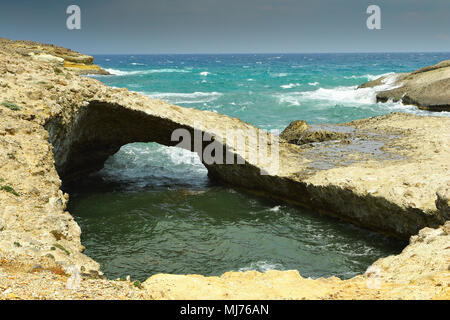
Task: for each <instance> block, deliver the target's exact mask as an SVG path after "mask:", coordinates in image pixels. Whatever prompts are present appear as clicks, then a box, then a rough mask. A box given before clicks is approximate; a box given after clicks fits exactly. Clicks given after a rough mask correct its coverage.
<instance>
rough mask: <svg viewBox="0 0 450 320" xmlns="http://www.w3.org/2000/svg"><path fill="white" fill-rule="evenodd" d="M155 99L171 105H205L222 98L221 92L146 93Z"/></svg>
mask: <svg viewBox="0 0 450 320" xmlns="http://www.w3.org/2000/svg"><path fill="white" fill-rule="evenodd" d="M144 94H145V95H147V96H149V97H150V98H153V99H161V100H164V101H167V102H169V103H173V104H177V103H185V104H189V103H205V102H211V101H214V100H216V99H217V98H219V97H220V96H222V95H223V94H222V93H220V92H215V91H213V92H192V93H178V92H154V93H144Z"/></svg>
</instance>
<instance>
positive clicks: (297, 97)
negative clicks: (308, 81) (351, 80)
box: [276, 74, 401, 106]
mask: <svg viewBox="0 0 450 320" xmlns="http://www.w3.org/2000/svg"><path fill="white" fill-rule="evenodd" d="M396 79H397V75H396V74H389V75H387V77H386V78H385V79H383V81H382V83H383V84H382V85H379V86H376V87H373V88H361V89H357V86H347V87H346V86H339V87H335V88H319V89H317V90H313V91H302V92H292V93H288V94H279V95H277V96H276V97H277V98H278V99H279V102H280V103H288V104H290V105H292V106H299V105H301V103H302V102H303V101H330V102H333V103H339V104H344V105H345V104H358V105H364V104H366V105H368V104H375V103H376V94H377V92H379V91H382V90H387V89H394V88H395V87H394V83H395V81H396ZM399 86H401V84H400V85H399Z"/></svg>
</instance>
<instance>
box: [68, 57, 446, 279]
mask: <svg viewBox="0 0 450 320" xmlns="http://www.w3.org/2000/svg"><path fill="white" fill-rule="evenodd" d="M95 58H96V63H97V64H99V65H100V66H102V67H104V68H105V69H107V70H108V71H110V72H111V73H112V74H113V75H111V76H96V77H95V78H96V79H98V80H100V81H102V82H103V83H105V84H107V85H110V86H114V87H126V88H128V89H129V90H132V91H136V92H140V93H142V94H145V95H148V96H150V97H153V98H157V99H162V100H165V101H167V102H170V103H172V104H177V105H181V106H185V107H190V108H197V109H201V110H212V111H215V112H219V113H223V114H226V115H230V116H233V117H238V118H240V119H242V120H244V121H246V122H248V123H251V124H253V125H255V126H257V127H260V128H263V129H267V130H274V131H278V132H280V131H281V130H283V129H284V128H285V127H286V126H287V125H288V124H289V123H290V122H291V121H293V120H298V119H301V120H306V121H307V122H308V123H311V124H315V123H339V122H347V121H350V120H354V119H360V118H366V117H370V116H376V115H382V114H387V113H390V112H394V111H404V112H411V113H416V114H423V115H431V114H434V115H440V116H449V113H431V112H427V111H420V110H418V109H417V108H415V107H413V106H404V105H401V104H400V103H393V102H387V103H375V94H376V91H375V90H374V89H358V90H356V86H357V85H359V84H361V83H363V82H365V81H368V80H372V79H375V78H376V77H377V76H380V75H383V74H387V73H392V72H409V71H412V70H414V69H417V68H420V67H423V66H427V65H431V64H435V63H437V62H440V61H442V60H446V59H450V53H376V54H375V53H367V54H255V55H254V54H234V55H233V54H227V55H208V54H202V55H100V56H96V57H95ZM392 80H393V76H390V77H389V78H388V81H386V83H385V84H384V86H385V87H388V86H389V85H390V82H391V81H392ZM68 191H69V192H70V195H71V198H70V199H71V200H70V207H69V210H70V211H71V213H72V214H73V215H74V216H75V218H76V220H77V221H78V222H79V224H80V226H81V228H82V231H83V234H82V241H83V244H84V245H85V246H86V247H87V250H86V252H85V253H86V254H88V255H89V256H91V257H92V258H94V259H96V260H97V261H99V262H100V263H101V264H102V269H103V270H104V272H105V274H106V275H107V276H108V277H110V278H116V277H121V276H126V275H131V276H132V278H133V279H139V280H144V279H146V278H147V277H148V276H150V275H152V274H156V273H179V274H186V273H198V274H204V275H220V274H222V273H223V272H226V271H230V270H236V271H237V270H241V271H243V270H258V271H265V270H269V269H279V270H288V269H296V270H299V271H300V273H301V274H302V275H303V276H307V277H313V278H317V277H322V276H332V275H336V276H340V277H343V278H349V277H352V276H354V275H356V274H358V273H361V272H364V271H365V269H366V268H367V267H368V266H369V265H370V264H371V263H373V262H374V261H375V260H376V259H378V258H380V257H383V256H387V255H389V254H395V253H398V252H399V251H401V249H402V248H403V247H404V246H405V243H402V242H400V241H396V240H394V239H389V238H385V237H383V236H381V235H379V234H377V233H374V232H370V231H368V230H364V229H361V228H357V227H355V226H352V225H350V224H347V223H343V222H340V221H338V220H336V219H332V218H328V217H323V216H320V215H318V214H317V213H316V212H312V211H309V210H305V209H302V208H296V207H292V206H289V205H286V204H283V203H277V202H273V201H270V200H267V199H261V198H258V197H255V196H252V195H249V194H245V193H241V192H239V191H236V190H234V189H232V188H230V187H228V186H224V185H221V184H220V183H217V182H212V181H210V180H209V179H208V177H207V171H206V169H205V168H204V167H203V165H202V164H201V163H200V162H199V161H198V160H197V159H196V158H195V157H193V156H192V154H191V153H189V152H186V151H183V152H181V153H180V151H179V150H176V149H174V148H168V147H164V146H160V145H157V144H152V143H148V144H146V143H135V144H130V145H127V146H124V147H122V149H121V150H120V151H119V152H118V153H117V154H116V155H114V156H112V157H111V158H110V159H109V160H108V161H107V163H106V164H105V168H104V169H102V170H101V171H100V172H98V173H95V174H92V175H90V176H89V177H86V178H84V179H83V180H82V181H79V182H77V183H76V184H74V185H71V186H70V187H69V190H68Z"/></svg>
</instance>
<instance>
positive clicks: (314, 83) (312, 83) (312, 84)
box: [308, 81, 320, 87]
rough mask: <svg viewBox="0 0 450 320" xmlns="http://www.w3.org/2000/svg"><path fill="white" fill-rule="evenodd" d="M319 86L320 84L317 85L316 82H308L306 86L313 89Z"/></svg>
mask: <svg viewBox="0 0 450 320" xmlns="http://www.w3.org/2000/svg"><path fill="white" fill-rule="evenodd" d="M319 84H320V83H318V82H317V81H315V82H308V85H310V86H313V87H315V86H318V85H319Z"/></svg>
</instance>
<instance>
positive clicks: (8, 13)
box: [0, 0, 450, 53]
mask: <svg viewBox="0 0 450 320" xmlns="http://www.w3.org/2000/svg"><path fill="white" fill-rule="evenodd" d="M70 4H77V5H79V6H80V7H81V9H82V30H79V31H69V30H67V29H66V27H65V20H66V13H65V11H66V8H67V6H68V5H70ZM370 4H377V5H379V6H380V7H381V10H382V28H383V29H382V30H375V31H374V30H372V31H371V30H368V29H367V28H366V18H367V14H366V8H367V7H368V6H369V5H370ZM0 6H1V10H0V30H1V36H6V37H9V38H13V39H30V40H36V41H44V42H51V43H55V44H59V45H63V46H66V47H72V48H74V49H77V50H81V51H84V52H91V53H161V52H174V53H179V52H180V53H185V52H338V51H339V52H342V51H351V52H355V51H450V43H449V41H448V40H447V41H446V39H447V38H446V35H448V33H449V31H448V30H450V19H449V17H450V1H448V0H428V1H423V0H374V1H365V0H340V1H337V0H314V1H311V0H273V1H272V0H158V1H156V0H150V1H149V0H127V1H120V0H95V1H92V0H90V1H87V0H79V1H76V0H72V1H66V0H58V1H56V0H35V1H30V0H28V1H25V0H15V1H5V0H2V3H1V4H0Z"/></svg>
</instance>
